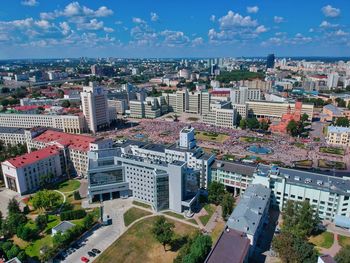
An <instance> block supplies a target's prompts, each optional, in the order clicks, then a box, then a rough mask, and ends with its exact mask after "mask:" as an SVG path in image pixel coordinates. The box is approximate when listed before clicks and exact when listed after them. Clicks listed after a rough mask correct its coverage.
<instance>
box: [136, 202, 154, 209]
mask: <svg viewBox="0 0 350 263" xmlns="http://www.w3.org/2000/svg"><path fill="white" fill-rule="evenodd" d="M132 204H133V205H137V206H141V207H143V208H148V209H152V207H151V206H150V205H148V204H145V203H142V202H139V201H132Z"/></svg>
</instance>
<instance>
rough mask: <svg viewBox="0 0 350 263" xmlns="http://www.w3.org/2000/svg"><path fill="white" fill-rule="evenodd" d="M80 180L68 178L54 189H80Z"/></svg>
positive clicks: (67, 190) (63, 190) (66, 190)
mask: <svg viewBox="0 0 350 263" xmlns="http://www.w3.org/2000/svg"><path fill="white" fill-rule="evenodd" d="M79 187H80V182H79V181H78V180H67V181H64V182H62V183H59V184H57V185H55V187H54V189H55V190H58V191H60V192H73V191H75V190H78V189H79Z"/></svg>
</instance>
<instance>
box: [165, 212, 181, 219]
mask: <svg viewBox="0 0 350 263" xmlns="http://www.w3.org/2000/svg"><path fill="white" fill-rule="evenodd" d="M164 214H166V215H168V216H172V217H176V218H178V219H185V217H184V216H183V215H181V214H178V213H175V212H172V211H166V212H164Z"/></svg>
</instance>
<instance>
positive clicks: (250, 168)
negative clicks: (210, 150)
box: [212, 160, 256, 176]
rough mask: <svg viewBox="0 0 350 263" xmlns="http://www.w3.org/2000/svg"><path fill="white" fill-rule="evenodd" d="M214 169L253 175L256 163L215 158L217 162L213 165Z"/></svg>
mask: <svg viewBox="0 0 350 263" xmlns="http://www.w3.org/2000/svg"><path fill="white" fill-rule="evenodd" d="M212 169H216V170H223V171H227V172H231V173H238V174H244V175H248V176H253V175H254V172H255V169H256V165H248V164H242V163H237V162H230V161H221V160H215V162H214V163H213V165H212Z"/></svg>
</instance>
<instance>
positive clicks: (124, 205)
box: [63, 198, 132, 263]
mask: <svg viewBox="0 0 350 263" xmlns="http://www.w3.org/2000/svg"><path fill="white" fill-rule="evenodd" d="M103 205H104V211H105V214H108V215H110V217H111V218H112V222H113V223H112V225H110V226H102V227H100V228H98V229H97V230H95V231H93V232H92V233H89V234H88V235H87V236H86V237H84V238H83V240H82V241H83V244H84V245H83V246H82V247H81V248H79V249H78V250H76V251H75V252H73V253H72V254H71V255H69V256H68V257H67V258H66V259H65V260H64V261H63V262H67V263H78V262H81V260H80V258H81V257H82V256H85V257H87V258H89V259H90V261H93V260H94V258H91V257H89V256H88V255H87V252H88V251H91V249H93V248H97V249H99V250H101V251H104V250H105V249H107V248H108V247H109V246H110V245H111V244H112V243H113V242H114V241H115V240H116V239H117V238H119V236H120V235H121V234H122V233H123V232H124V231H125V229H126V228H125V225H124V219H123V214H124V213H125V212H126V211H127V210H128V209H129V208H130V207H131V206H132V199H131V198H129V199H115V200H111V201H105V202H104V203H103Z"/></svg>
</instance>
